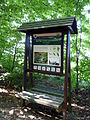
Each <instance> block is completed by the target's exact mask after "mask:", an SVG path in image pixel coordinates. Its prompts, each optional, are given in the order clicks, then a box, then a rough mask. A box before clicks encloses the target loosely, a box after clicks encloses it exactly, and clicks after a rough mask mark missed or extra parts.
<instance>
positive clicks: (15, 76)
mask: <svg viewBox="0 0 90 120" xmlns="http://www.w3.org/2000/svg"><path fill="white" fill-rule="evenodd" d="M22 80H23V74H22V73H20V72H17V71H14V72H12V73H10V74H8V75H7V76H6V77H5V81H6V83H7V85H6V86H7V87H10V88H14V89H15V90H21V89H22Z"/></svg>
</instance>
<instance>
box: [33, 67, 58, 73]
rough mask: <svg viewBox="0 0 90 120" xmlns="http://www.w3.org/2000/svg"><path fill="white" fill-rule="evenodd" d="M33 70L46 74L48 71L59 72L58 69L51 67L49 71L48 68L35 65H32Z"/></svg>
mask: <svg viewBox="0 0 90 120" xmlns="http://www.w3.org/2000/svg"><path fill="white" fill-rule="evenodd" d="M33 69H34V70H42V71H48V72H49V71H51V72H60V68H57V67H56V68H55V67H51V69H50V67H49V66H36V65H34V66H33Z"/></svg>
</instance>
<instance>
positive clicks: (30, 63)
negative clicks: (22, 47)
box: [28, 36, 33, 87]
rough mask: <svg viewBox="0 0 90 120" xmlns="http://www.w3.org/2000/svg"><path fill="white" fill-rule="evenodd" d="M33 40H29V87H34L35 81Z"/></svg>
mask: <svg viewBox="0 0 90 120" xmlns="http://www.w3.org/2000/svg"><path fill="white" fill-rule="evenodd" d="M32 41H33V40H32V39H30V36H29V40H28V45H29V46H28V61H29V86H30V87H32V85H33V79H32V72H31V71H32Z"/></svg>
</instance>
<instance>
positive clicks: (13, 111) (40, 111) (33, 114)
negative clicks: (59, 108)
mask: <svg viewBox="0 0 90 120" xmlns="http://www.w3.org/2000/svg"><path fill="white" fill-rule="evenodd" d="M15 93H16V92H15V91H13V90H7V89H3V88H0V120H60V119H62V118H60V117H59V115H58V114H56V113H55V112H54V111H51V110H50V109H48V110H47V109H46V108H44V107H43V106H38V105H28V106H27V107H25V108H24V107H22V100H21V99H19V98H16V97H15ZM89 93H90V90H82V91H79V96H78V98H77V100H76V96H75V94H74V93H73V96H72V97H73V99H72V112H67V120H90V94H89ZM45 109H46V110H45ZM46 111H47V112H46ZM49 113H50V114H49Z"/></svg>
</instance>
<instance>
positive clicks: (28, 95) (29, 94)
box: [18, 90, 64, 112]
mask: <svg viewBox="0 0 90 120" xmlns="http://www.w3.org/2000/svg"><path fill="white" fill-rule="evenodd" d="M18 96H19V97H21V98H23V99H25V100H28V101H29V102H33V103H38V104H41V105H45V106H47V107H52V108H54V109H56V110H57V111H58V112H60V108H61V106H63V101H64V98H63V97H60V96H59V95H58V94H57V96H55V95H50V93H49V94H48V93H44V92H38V91H35V90H31V91H23V92H21V93H18Z"/></svg>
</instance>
